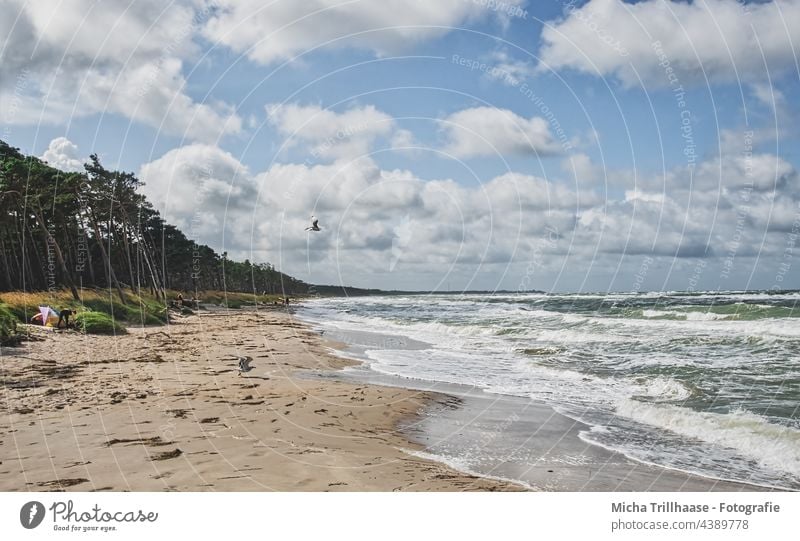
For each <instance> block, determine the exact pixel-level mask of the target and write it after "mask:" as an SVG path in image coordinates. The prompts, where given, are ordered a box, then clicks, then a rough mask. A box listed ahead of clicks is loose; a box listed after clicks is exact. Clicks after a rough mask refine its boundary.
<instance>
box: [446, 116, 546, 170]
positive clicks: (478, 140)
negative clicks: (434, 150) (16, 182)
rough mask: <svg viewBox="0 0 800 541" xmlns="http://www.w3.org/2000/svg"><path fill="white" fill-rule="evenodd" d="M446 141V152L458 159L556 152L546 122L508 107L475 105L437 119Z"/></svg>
mask: <svg viewBox="0 0 800 541" xmlns="http://www.w3.org/2000/svg"><path fill="white" fill-rule="evenodd" d="M440 123H441V127H442V130H443V131H444V133H445V136H446V139H447V142H446V144H445V147H444V151H445V152H449V153H451V154H453V155H454V156H457V157H460V158H469V157H473V156H487V155H496V154H500V155H503V154H537V155H551V154H558V153H559V152H560V151H561V147H560V146H559V145H558V144H557V143H556V142H555V141H554V139H553V136H552V134H551V133H550V127H549V125H548V124H547V121H546V120H545V119H543V118H541V117H535V116H534V117H531V118H524V117H521V116H519V115H518V114H516V113H514V112H513V111H510V110H508V109H498V108H495V107H474V108H471V109H464V110H461V111H458V112H456V113H453V114H452V115H450V116H448V117H446V118H444V119H442V120H441V121H440Z"/></svg>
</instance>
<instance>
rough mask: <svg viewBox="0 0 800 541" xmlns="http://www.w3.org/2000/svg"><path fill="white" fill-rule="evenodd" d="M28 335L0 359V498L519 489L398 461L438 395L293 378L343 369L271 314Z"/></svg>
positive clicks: (421, 462)
mask: <svg viewBox="0 0 800 541" xmlns="http://www.w3.org/2000/svg"><path fill="white" fill-rule="evenodd" d="M39 334H41V335H42V337H43V339H42V340H40V341H34V342H26V343H24V344H23V346H22V347H20V348H4V349H3V351H2V356H0V376H1V377H2V380H3V389H2V393H3V394H2V405H1V406H0V490H2V491H24V490H79V491H103V490H104V491H248V490H249V491H269V490H277V491H341V490H345V491H354V490H357V491H417V490H420V491H422V490H431V491H475V490H480V491H483V490H519V489H520V487H519V486H518V485H514V484H510V483H505V482H501V481H494V480H491V479H484V478H477V477H474V476H471V475H467V474H464V473H459V472H457V471H455V470H453V469H451V468H449V467H447V466H446V465H444V464H441V463H438V462H434V461H431V460H426V459H423V458H419V457H417V456H412V455H410V454H408V453H407V452H406V451H405V450H411V451H414V450H417V451H419V450H422V446H421V445H420V444H418V443H413V442H411V441H409V440H408V438H407V437H406V436H405V435H404V434H403V433H401V432H399V431H398V428H397V427H398V426H399V425H401V424H407V422H408V421H409V419H413V418H414V416H416V415H417V414H418V413H419V412H420V411H421V410H422V409H423V408H425V407H427V406H429V405H430V404H432V403H435V402H436V401H437V400H438V401H441V400H443V397H441V396H440V395H435V394H432V393H427V392H420V391H413V390H407V389H401V388H396V387H395V388H393V387H384V386H380V385H371V384H363V383H358V382H346V381H333V380H321V379H309V378H305V377H299V374H300V373H301V372H303V371H307V370H313V371H328V370H335V369H338V368H341V367H343V366H346V365H348V364H351V363H350V362H349V361H347V360H344V359H341V358H339V357H337V356H334V355H332V354H330V350H329V348H328V346H329V345H330V344H326V343H324V342H323V341H322V339H321V338H320V337H319V335H317V334H316V333H314V332H312V331H310V330H309V329H308V328H307V327H306V326H305V325H302V324H300V323H299V322H297V321H296V320H295V319H294V317H293V316H291V315H289V314H287V313H286V312H284V311H281V310H277V309H276V310H267V311H263V310H262V311H259V312H253V311H238V310H231V311H228V310H218V311H209V312H204V311H200V312H199V313H198V315H193V316H187V317H178V318H176V320H175V322H174V323H172V324H170V325H169V326H166V327H149V328H144V329H141V328H140V329H130V332H129V334H127V335H122V336H117V337H113V336H83V335H81V334H78V333H77V332H72V331H67V332H57V333H54V332H47V331H44V330H42V331H39ZM240 356H249V357H252V359H253V361H252V366H253V370H252V371H251V372H249V373H247V374H245V375H243V376H240V375H239V373H238V370H237V365H238V361H237V358H238V357H240Z"/></svg>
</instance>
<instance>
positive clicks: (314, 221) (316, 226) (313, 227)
mask: <svg viewBox="0 0 800 541" xmlns="http://www.w3.org/2000/svg"><path fill="white" fill-rule="evenodd" d="M306 231H320V228H319V220H318V219H317V217H316V216H313V215H312V216H311V225H310V226H309V227H306Z"/></svg>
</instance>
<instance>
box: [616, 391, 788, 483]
mask: <svg viewBox="0 0 800 541" xmlns="http://www.w3.org/2000/svg"><path fill="white" fill-rule="evenodd" d="M616 413H617V414H618V415H621V416H623V417H627V418H629V419H632V420H634V421H637V422H640V423H645V424H648V425H650V426H654V427H657V428H660V429H665V430H669V431H670V432H673V433H675V434H679V435H681V436H686V437H690V438H695V439H699V440H702V441H704V442H707V443H711V444H714V445H721V446H723V447H727V448H730V449H734V450H735V451H736V452H738V453H739V454H741V455H743V456H746V457H748V458H750V459H752V460H754V461H755V462H757V463H758V464H760V465H761V466H763V467H766V468H769V469H773V470H777V471H780V472H788V473H791V474H792V475H794V476H797V477H800V430H797V429H793V428H789V427H786V426H782V425H776V424H774V423H770V422H769V421H768V420H767V419H765V418H764V417H762V416H760V415H757V414H755V413H751V412H749V411H747V410H744V409H738V410H734V411H732V412H730V413H725V414H721V413H712V412H697V411H693V410H690V409H688V408H683V407H680V406H675V405H671V404H651V403H645V402H641V401H638V400H632V399H628V400H623V401H622V402H620V404H619V405H618V407H617V410H616Z"/></svg>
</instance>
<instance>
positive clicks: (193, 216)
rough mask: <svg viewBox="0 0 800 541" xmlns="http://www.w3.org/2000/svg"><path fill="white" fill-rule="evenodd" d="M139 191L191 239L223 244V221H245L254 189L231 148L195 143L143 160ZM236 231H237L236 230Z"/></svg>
mask: <svg viewBox="0 0 800 541" xmlns="http://www.w3.org/2000/svg"><path fill="white" fill-rule="evenodd" d="M139 179H140V180H141V181H142V182H144V186H143V188H142V192H143V193H144V194H145V195H146V196H147V198H148V200H149V201H150V202H151V203H153V205H154V206H155V207H156V209H157V210H158V211H159V212H161V214H162V216H164V218H165V219H166V220H167V221H169V222H170V223H173V224H175V225H177V226H178V227H179V228H180V229H181V230H182V231H183V232H184V233H185V234H186V235H187V236H189V238H192V239H194V240H198V241H200V242H202V243H207V244H210V245H214V246H216V247H221V246H223V244H222V240H223V238H224V233H225V230H224V229H223V227H222V226H223V225H226V227H227V226H230V225H231V224H234V229H237V226H236V224H242V223H249V222H250V221H251V220H252V215H251V212H252V208H253V207H252V201H254V200H255V197H256V194H257V189H256V187H255V184H254V180H253V178H252V176H251V175H250V172H249V171H248V170H247V168H246V167H245V166H243V165H242V164H241V163H240V162H239V161H238V160H237V159H236V158H235V157H233V156H232V155H231V154H230V153H228V152H225V151H223V150H221V149H220V148H218V147H216V146H213V145H206V144H200V143H195V144H191V145H187V146H183V147H179V148H176V149H173V150H170V151H169V152H167V153H166V154H164V156H162V157H160V158H158V159H156V160H154V161H152V162H150V163H147V164H145V165H143V166H142V167H141V169H140V171H139ZM236 233H237V234H239V233H240V231H238V230H237V231H236Z"/></svg>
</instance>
